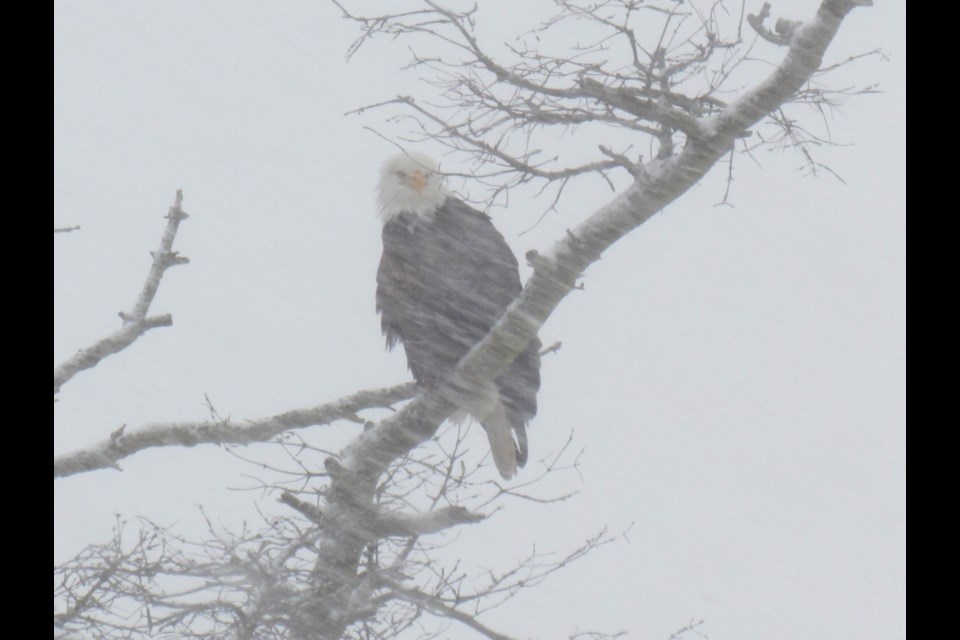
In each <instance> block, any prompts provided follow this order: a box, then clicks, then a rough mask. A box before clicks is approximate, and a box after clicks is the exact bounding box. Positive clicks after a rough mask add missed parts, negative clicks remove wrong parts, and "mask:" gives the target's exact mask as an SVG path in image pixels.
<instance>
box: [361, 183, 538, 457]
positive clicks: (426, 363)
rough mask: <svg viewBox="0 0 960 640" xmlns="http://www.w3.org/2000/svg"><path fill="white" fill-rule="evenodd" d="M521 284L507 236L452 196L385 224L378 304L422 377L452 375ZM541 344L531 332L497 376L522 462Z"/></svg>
mask: <svg viewBox="0 0 960 640" xmlns="http://www.w3.org/2000/svg"><path fill="white" fill-rule="evenodd" d="M520 291H521V283H520V273H519V269H518V266H517V259H516V258H515V257H514V255H513V252H512V251H511V250H510V247H509V246H508V245H507V243H506V241H505V240H504V239H503V236H502V235H500V233H499V232H498V231H497V230H496V229H495V228H494V226H493V224H492V223H491V221H490V218H489V217H488V216H487V215H485V214H483V213H481V212H479V211H476V210H475V209H473V208H472V207H470V206H468V205H466V204H465V203H463V202H461V201H460V200H457V199H456V198H454V197H452V196H450V197H447V198H446V200H444V201H443V203H442V204H441V205H440V206H439V207H438V208H437V209H436V211H434V212H433V213H432V214H428V215H419V214H413V213H408V212H401V213H399V214H396V215H393V216H391V217H390V218H389V219H388V220H387V221H386V222H385V224H384V226H383V257H382V259H381V260H380V268H379V270H378V272H377V311H378V312H379V313H380V314H381V327H382V329H383V333H384V335H385V336H386V338H387V347H388V348H393V347H394V346H396V344H397V343H398V342H402V343H403V347H404V350H405V351H406V355H407V364H408V366H409V367H410V370H411V372H412V373H413V377H414V378H415V379H416V380H417V381H418V382H421V383H429V382H433V381H436V380H439V379H442V378H443V377H444V376H445V375H447V374H449V373H450V372H451V371H452V370H453V368H454V366H455V365H456V364H457V362H458V361H459V360H460V359H461V358H462V357H463V356H464V355H465V354H466V353H467V352H468V351H469V350H470V349H471V348H472V347H473V346H474V345H475V344H477V343H478V342H480V340H481V339H482V338H483V337H484V336H485V335H486V334H487V333H488V332H489V330H490V328H491V327H492V326H493V324H494V323H495V322H496V320H497V319H498V318H499V317H500V315H501V314H502V313H503V311H504V310H505V309H506V308H507V306H508V305H509V304H510V303H511V302H513V300H514V299H515V298H516V297H517V296H518V295H519V294H520ZM539 349H540V341H539V340H536V339H534V341H533V342H531V344H529V345H528V346H527V348H526V349H525V350H524V351H523V352H521V353H520V355H519V356H517V358H516V360H514V362H513V363H512V364H511V365H510V366H509V367H508V368H507V370H506V371H504V372H503V373H502V374H501V375H500V376H499V377H498V378H497V379H496V380H495V384H496V387H497V390H498V391H499V395H500V399H501V400H502V404H503V410H504V414H505V417H506V421H507V423H508V424H509V426H510V428H512V429H513V431H514V432H515V433H516V437H517V443H518V447H517V451H516V463H517V465H519V466H523V464H524V463H525V462H526V460H527V437H526V426H527V423H528V422H529V421H530V419H531V418H533V417H534V416H535V415H536V413H537V391H538V390H539V388H540V356H539ZM485 428H486V427H485ZM488 432H489V429H488ZM495 457H496V456H495ZM498 466H499V461H498ZM501 473H503V469H501Z"/></svg>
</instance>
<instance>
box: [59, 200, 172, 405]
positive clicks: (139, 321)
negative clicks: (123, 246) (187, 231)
mask: <svg viewBox="0 0 960 640" xmlns="http://www.w3.org/2000/svg"><path fill="white" fill-rule="evenodd" d="M182 202H183V193H182V191H181V190H180V189H177V197H176V200H175V201H174V203H173V206H172V207H170V211H169V213H167V216H166V217H167V226H166V229H165V230H164V232H163V238H162V239H161V241H160V248H159V249H158V250H157V251H155V252H154V253H153V254H151V255H152V256H153V263H152V264H151V265H150V272H149V273H148V274H147V279H146V281H145V282H144V284H143V290H142V291H141V292H140V295H139V297H138V298H137V301H136V302H135V303H134V305H133V309H132V310H131V311H130V312H129V313H127V312H120V318H121V319H122V320H123V326H122V327H121V328H120V329H119V330H117V331H116V332H115V333H113V334H112V335H110V336H107V337H106V338H104V339H102V340H99V341H97V342H96V343H95V344H93V345H92V346H90V347H87V348H86V349H81V350H80V351H78V352H77V353H76V354H75V355H74V356H73V357H71V358H69V359H68V360H66V361H65V362H63V363H62V364H61V365H60V366H58V367H57V368H56V369H54V370H53V393H54V394H56V393H59V391H60V388H61V387H63V385H65V384H66V383H67V382H68V381H69V380H70V379H71V378H73V376H75V375H76V374H77V373H79V372H81V371H83V370H84V369H91V368H93V367H95V366H97V365H98V364H99V363H100V361H101V360H103V359H104V358H106V357H108V356H111V355H113V354H115V353H119V352H120V351H123V350H124V349H126V348H127V347H129V346H130V345H131V344H133V343H134V342H135V341H136V340H137V338H139V337H140V336H142V335H143V334H144V333H146V332H147V331H149V330H150V329H154V328H156V327H168V326H170V325H172V324H173V318H172V317H171V316H170V315H169V314H164V315H161V316H153V317H147V312H148V311H149V310H150V304H151V303H152V302H153V298H154V296H155V295H156V293H157V288H158V287H159V286H160V280H161V278H163V274H164V272H165V271H166V270H167V269H168V268H170V267H172V266H175V265H178V264H186V263H187V262H189V259H187V258H184V257H182V256H179V255H177V253H176V252H175V251H173V240H174V238H175V237H176V235H177V228H178V227H179V226H180V221H181V220H184V219H186V218H187V217H188V216H187V214H186V213H185V212H184V211H183V209H181V208H180V205H181V203H182Z"/></svg>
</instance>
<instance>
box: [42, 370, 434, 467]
mask: <svg viewBox="0 0 960 640" xmlns="http://www.w3.org/2000/svg"><path fill="white" fill-rule="evenodd" d="M415 391H416V386H415V384H414V383H412V382H408V383H406V384H401V385H397V386H395V387H387V388H384V389H369V390H365V391H358V392H357V393H354V394H351V395H349V396H345V397H343V398H340V399H338V400H334V401H333V402H327V403H324V404H321V405H318V406H316V407H311V408H309V409H295V410H293V411H287V412H285V413H281V414H279V415H275V416H271V417H268V418H261V419H259V420H250V421H248V422H245V423H243V424H236V423H233V422H231V421H230V420H222V421H218V422H164V423H157V424H149V425H145V426H142V427H138V428H136V429H126V428H125V427H121V428H120V429H117V430H116V431H114V432H113V433H112V434H111V435H110V437H109V438H108V439H107V440H104V441H102V442H99V443H97V444H96V445H94V446H92V447H88V448H86V449H82V450H80V451H74V452H72V453H68V454H64V455H62V456H59V457H57V458H54V461H53V477H54V478H61V477H65V476H70V475H73V474H76V473H82V472H85V471H92V470H94V469H105V468H117V462H118V461H119V460H122V459H123V458H126V457H127V456H129V455H132V454H134V453H136V452H138V451H142V450H144V449H149V448H152V447H171V446H181V447H193V446H196V445H198V444H250V443H253V442H266V441H267V440H270V439H271V438H273V437H274V436H276V435H278V434H280V433H282V432H284V431H290V430H292V429H303V428H306V427H312V426H317V425H325V424H330V423H331V422H335V421H337V420H350V421H352V422H360V423H363V422H364V421H363V420H362V419H361V418H360V417H359V416H358V415H357V414H358V413H359V412H360V411H363V410H365V409H374V408H387V407H391V406H393V405H394V404H396V403H398V402H402V401H403V400H406V399H408V398H410V397H412V396H413V395H414V393H415Z"/></svg>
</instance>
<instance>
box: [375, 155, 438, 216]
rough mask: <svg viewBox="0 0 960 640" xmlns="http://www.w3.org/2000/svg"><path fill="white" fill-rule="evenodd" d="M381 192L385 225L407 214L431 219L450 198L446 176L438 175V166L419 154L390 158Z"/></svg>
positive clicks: (380, 198) (378, 197) (383, 175)
mask: <svg viewBox="0 0 960 640" xmlns="http://www.w3.org/2000/svg"><path fill="white" fill-rule="evenodd" d="M377 189H378V192H379V193H378V195H377V199H378V200H379V204H380V217H381V218H383V221H384V222H387V221H388V220H390V219H391V218H393V217H394V216H396V215H398V214H400V213H403V212H404V211H406V212H407V213H412V214H415V215H418V216H423V217H425V216H429V215H431V214H432V213H433V212H435V211H436V210H437V209H439V208H440V206H441V205H442V204H443V202H444V200H446V199H447V196H448V195H450V192H449V191H447V189H446V188H445V187H444V186H443V176H441V175H440V174H439V173H437V163H436V162H435V161H434V160H433V158H431V157H430V156H427V155H424V154H422V153H417V152H409V153H401V154H398V155H395V156H391V157H389V158H387V161H386V162H384V163H383V168H382V169H381V170H380V184H379V185H378V187H377Z"/></svg>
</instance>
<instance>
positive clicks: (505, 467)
mask: <svg viewBox="0 0 960 640" xmlns="http://www.w3.org/2000/svg"><path fill="white" fill-rule="evenodd" d="M480 425H481V426H482V427H483V430H484V431H486V432H487V438H488V439H489V440H490V453H491V454H492V455H493V462H494V463H495V464H496V465H497V471H499V472H500V475H501V476H503V479H504V480H509V479H510V478H512V477H513V476H515V475H517V447H516V445H515V444H514V443H513V431H512V430H511V429H510V423H509V422H507V412H506V410H505V409H504V407H503V403H502V402H497V406H496V407H495V408H494V410H493V411H491V412H490V413H488V414H487V415H486V417H484V418H483V419H482V420H481V421H480Z"/></svg>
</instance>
